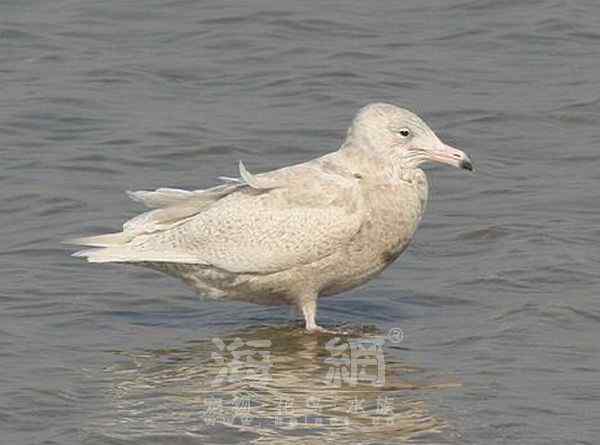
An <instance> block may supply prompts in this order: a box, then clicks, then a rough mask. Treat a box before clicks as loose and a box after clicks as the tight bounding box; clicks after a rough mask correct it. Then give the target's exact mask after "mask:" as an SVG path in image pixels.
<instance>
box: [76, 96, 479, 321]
mask: <svg viewBox="0 0 600 445" xmlns="http://www.w3.org/2000/svg"><path fill="white" fill-rule="evenodd" d="M425 162H438V163H443V164H448V165H451V166H454V167H457V168H461V169H465V170H473V164H472V163H471V160H470V158H469V157H468V156H467V155H466V154H465V153H464V152H463V151H461V150H458V149H456V148H453V147H451V146H449V145H446V144H444V143H443V142H442V141H441V140H440V139H439V138H438V137H437V136H436V135H435V133H434V132H433V131H432V130H431V128H429V126H428V125H427V124H426V123H425V122H424V121H423V120H422V119H421V118H420V117H419V116H417V115H416V114H414V113H412V112H410V111H408V110H406V109H403V108H399V107H397V106H395V105H391V104H386V103H371V104H369V105H366V106H365V107H363V108H361V109H360V110H359V111H358V113H357V114H356V116H355V117H354V120H353V121H352V125H351V126H350V128H349V129H348V131H347V135H346V138H345V141H344V142H343V144H342V145H341V146H340V148H339V149H338V150H336V151H334V152H331V153H328V154H325V155H324V156H321V157H319V158H316V159H313V160H310V161H307V162H304V163H300V164H295V165H291V166H288V167H283V168H280V169H277V170H273V171H269V172H265V173H260V174H252V173H250V172H249V171H248V170H247V169H246V168H245V166H244V164H243V163H242V162H240V163H239V177H238V178H231V177H221V180H222V182H223V183H222V184H220V185H218V186H215V187H212V188H208V189H203V190H180V189H173V188H159V189H157V190H154V191H135V192H127V193H128V195H129V196H130V197H131V198H132V199H133V200H135V201H138V202H141V203H142V204H144V205H145V206H146V207H147V208H149V209H150V210H149V211H147V212H145V213H142V214H141V215H138V216H137V217H135V218H133V219H131V220H129V221H127V222H126V223H125V224H124V225H123V230H122V231H121V232H118V233H110V234H104V235H98V236H90V237H85V238H78V239H73V240H69V241H67V243H69V244H77V245H82V246H88V247H90V248H86V249H85V250H80V251H78V252H76V253H74V254H73V256H76V257H83V258H85V259H87V261H89V262H90V263H129V264H135V265H138V266H143V267H148V268H151V269H154V270H158V271H161V272H164V273H166V274H168V275H171V276H175V277H178V278H181V279H182V280H183V281H184V282H185V283H187V284H188V285H189V286H191V287H192V288H193V289H195V290H196V291H197V292H198V293H199V294H200V295H203V296H205V297H208V298H212V299H218V300H236V301H243V302H249V303H255V304H263V305H281V304H287V305H293V306H295V307H296V308H297V309H298V311H299V312H300V313H301V314H302V315H303V317H304V321H305V328H306V330H307V331H309V332H327V330H326V329H324V328H322V327H321V326H319V325H318V324H317V323H316V321H315V318H316V313H317V302H318V299H319V298H320V297H326V296H332V295H335V294H338V293H340V292H343V291H346V290H349V289H352V288H355V287H357V286H360V285H362V284H364V283H365V282H367V281H368V280H370V279H371V278H373V277H375V276H377V275H378V274H379V273H380V272H382V271H383V270H384V269H385V268H386V267H387V266H389V265H390V264H391V263H392V262H393V261H394V260H396V258H398V256H399V255H400V254H401V253H402V252H403V251H404V250H405V249H406V247H407V246H408V245H409V243H410V241H411V239H412V238H413V235H414V233H415V231H416V229H417V226H418V224H419V221H420V220H421V217H422V216H423V212H424V210H425V206H426V203H427V197H428V186H427V177H426V175H425V172H424V171H423V170H422V169H421V168H420V166H421V165H422V164H423V163H425Z"/></svg>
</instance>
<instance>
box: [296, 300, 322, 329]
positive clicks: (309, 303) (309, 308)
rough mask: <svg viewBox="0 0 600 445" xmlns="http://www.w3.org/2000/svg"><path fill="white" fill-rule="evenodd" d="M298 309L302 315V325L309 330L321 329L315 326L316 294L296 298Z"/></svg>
mask: <svg viewBox="0 0 600 445" xmlns="http://www.w3.org/2000/svg"><path fill="white" fill-rule="evenodd" d="M298 309H299V310H300V312H302V315H303V316H304V323H305V325H304V327H305V328H306V330H307V331H309V332H316V331H320V330H322V328H321V327H320V326H317V322H316V321H315V317H316V315H317V296H316V295H305V296H304V297H303V298H300V299H299V300H298Z"/></svg>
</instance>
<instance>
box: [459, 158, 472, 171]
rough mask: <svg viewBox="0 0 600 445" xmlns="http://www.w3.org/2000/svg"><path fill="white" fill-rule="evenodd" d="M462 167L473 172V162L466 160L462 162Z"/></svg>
mask: <svg viewBox="0 0 600 445" xmlns="http://www.w3.org/2000/svg"><path fill="white" fill-rule="evenodd" d="M460 166H461V167H462V168H463V169H464V170H469V171H471V172H472V171H473V164H472V163H471V161H469V160H467V159H465V160H463V161H462V163H461V164H460Z"/></svg>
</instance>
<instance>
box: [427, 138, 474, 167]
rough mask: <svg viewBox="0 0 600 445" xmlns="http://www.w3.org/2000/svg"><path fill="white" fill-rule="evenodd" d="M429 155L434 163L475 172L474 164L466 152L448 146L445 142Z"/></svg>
mask: <svg viewBox="0 0 600 445" xmlns="http://www.w3.org/2000/svg"><path fill="white" fill-rule="evenodd" d="M429 155H430V159H431V160H432V161H437V162H441V163H443V164H448V165H453V166H454V167H458V168H463V169H465V170H473V163H472V162H471V159H470V158H469V157H468V156H467V155H466V154H465V152H464V151H461V150H459V149H458V148H454V147H451V146H450V145H446V144H444V143H443V142H440V145H439V146H438V147H437V148H436V149H434V150H431V151H430V152H429Z"/></svg>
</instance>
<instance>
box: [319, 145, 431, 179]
mask: <svg viewBox="0 0 600 445" xmlns="http://www.w3.org/2000/svg"><path fill="white" fill-rule="evenodd" d="M326 158H327V162H331V163H332V164H334V165H337V166H339V167H340V168H342V169H344V170H347V171H350V172H352V174H354V175H359V176H362V177H365V178H367V177H368V178H373V179H379V180H383V181H385V182H387V181H390V180H394V179H403V180H410V178H413V177H414V175H415V174H420V172H421V170H420V169H418V168H415V167H412V166H407V165H405V164H404V163H403V162H402V161H401V159H400V158H399V157H395V156H393V155H390V154H383V153H380V152H379V151H378V150H377V149H372V148H371V147H368V148H367V147H364V146H362V145H360V146H359V145H358V144H356V143H355V142H354V141H352V140H346V142H344V144H343V145H342V146H341V147H340V148H339V150H337V151H335V152H333V153H330V154H329V155H327V156H326Z"/></svg>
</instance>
